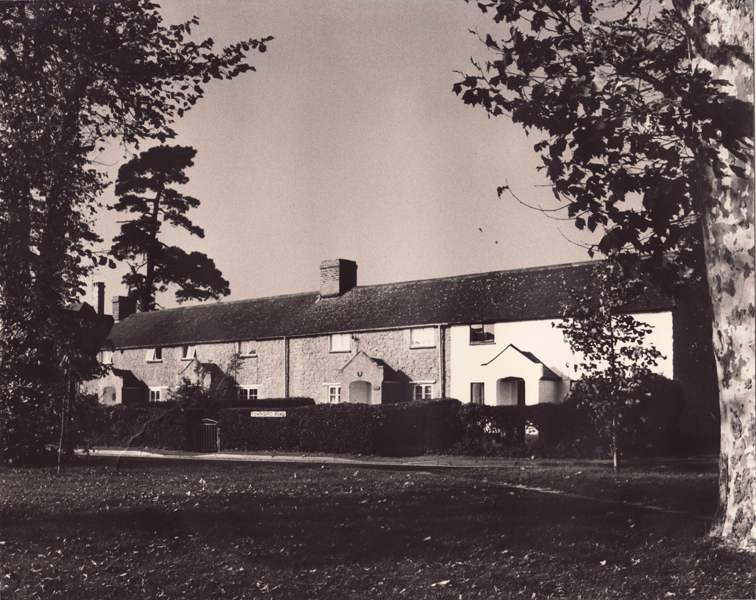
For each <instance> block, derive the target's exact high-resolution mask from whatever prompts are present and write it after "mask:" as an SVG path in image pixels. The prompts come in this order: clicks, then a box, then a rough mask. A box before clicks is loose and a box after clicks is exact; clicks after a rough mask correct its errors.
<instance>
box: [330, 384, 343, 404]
mask: <svg viewBox="0 0 756 600" xmlns="http://www.w3.org/2000/svg"><path fill="white" fill-rule="evenodd" d="M328 402H329V403H331V404H338V403H339V402H341V386H340V385H329V386H328Z"/></svg>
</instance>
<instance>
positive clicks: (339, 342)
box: [331, 333, 352, 352]
mask: <svg viewBox="0 0 756 600" xmlns="http://www.w3.org/2000/svg"><path fill="white" fill-rule="evenodd" d="M351 350H352V334H350V333H334V334H332V335H331V352H351Z"/></svg>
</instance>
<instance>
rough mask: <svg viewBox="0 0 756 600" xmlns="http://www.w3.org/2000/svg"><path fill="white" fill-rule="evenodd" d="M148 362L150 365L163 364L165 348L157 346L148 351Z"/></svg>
mask: <svg viewBox="0 0 756 600" xmlns="http://www.w3.org/2000/svg"><path fill="white" fill-rule="evenodd" d="M146 360H147V362H148V363H159V362H163V347H162V346H155V347H154V348H150V349H149V350H147V357H146Z"/></svg>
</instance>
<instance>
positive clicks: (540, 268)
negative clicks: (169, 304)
mask: <svg viewBox="0 0 756 600" xmlns="http://www.w3.org/2000/svg"><path fill="white" fill-rule="evenodd" d="M599 262H601V260H583V261H575V262H568V263H559V264H556V265H541V266H535V267H520V268H517V269H498V270H495V271H481V272H479V273H462V274H461V275H445V276H443V277H426V278H423V279H408V280H405V281H389V282H385V283H371V284H370V285H358V286H355V288H356V289H361V290H365V289H370V288H378V287H388V286H392V285H405V284H410V283H421V282H425V281H449V280H452V279H470V278H473V277H481V276H483V275H494V274H498V273H526V272H534V271H553V270H557V269H564V268H567V267H579V266H583V265H589V264H597V263H599ZM346 293H348V292H346ZM309 295H313V296H317V297H319V293H318V292H317V291H309V292H293V293H289V294H271V295H268V296H257V297H254V298H241V299H239V300H220V301H218V302H213V303H208V302H205V303H201V304H192V305H190V306H175V307H173V308H161V309H159V310H156V311H148V313H150V312H160V313H166V312H169V311H170V312H172V311H180V310H191V309H196V308H207V307H209V306H218V305H224V306H228V305H230V304H242V303H244V302H257V301H260V300H272V299H277V300H278V299H283V298H294V297H297V296H309ZM148 313H143V312H136V313H133V314H134V315H141V314H148ZM130 316H131V315H130ZM124 320H125V319H124Z"/></svg>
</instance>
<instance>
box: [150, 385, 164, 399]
mask: <svg viewBox="0 0 756 600" xmlns="http://www.w3.org/2000/svg"><path fill="white" fill-rule="evenodd" d="M164 389H166V388H165V387H164V386H162V385H151V386H150V387H149V388H148V396H147V399H148V401H149V402H166V401H167V398H166V399H165V400H164V399H163V390H164ZM153 393H157V399H155V398H153V397H152V395H153Z"/></svg>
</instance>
